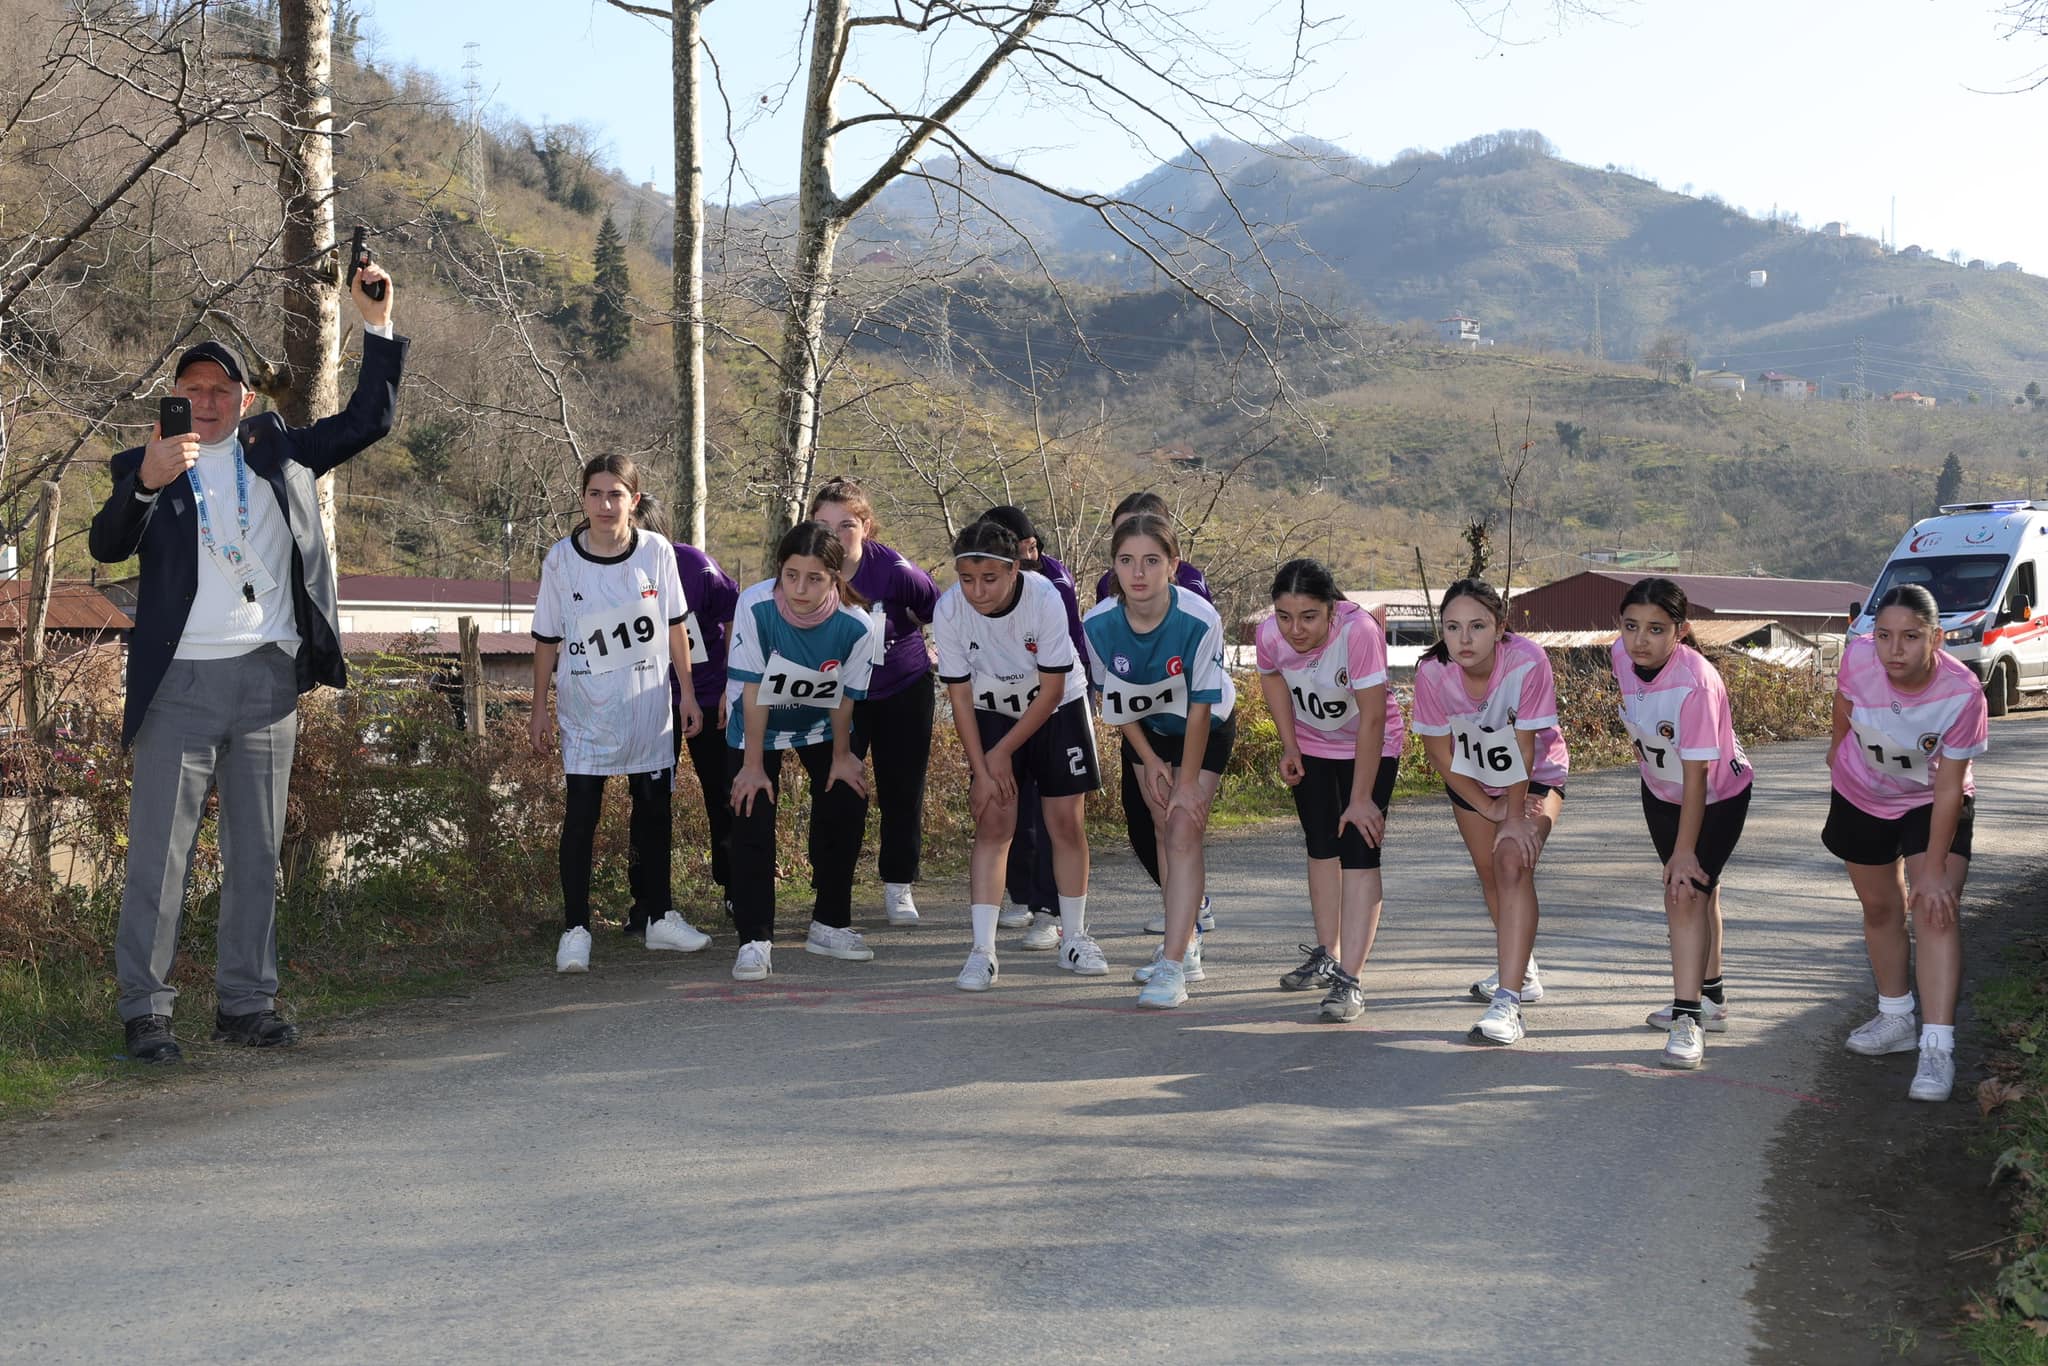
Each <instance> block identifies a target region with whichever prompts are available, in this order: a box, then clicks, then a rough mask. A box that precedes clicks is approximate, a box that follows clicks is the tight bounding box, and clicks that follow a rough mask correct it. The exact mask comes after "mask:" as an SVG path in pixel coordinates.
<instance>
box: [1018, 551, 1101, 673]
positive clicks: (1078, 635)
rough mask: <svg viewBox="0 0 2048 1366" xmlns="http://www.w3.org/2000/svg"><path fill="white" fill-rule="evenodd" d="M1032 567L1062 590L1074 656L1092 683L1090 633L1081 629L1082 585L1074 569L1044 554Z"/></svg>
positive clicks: (1062, 599) (1062, 600) (1061, 596)
mask: <svg viewBox="0 0 2048 1366" xmlns="http://www.w3.org/2000/svg"><path fill="white" fill-rule="evenodd" d="M1031 567H1032V568H1033V569H1036V570H1037V571H1038V572H1039V573H1041V574H1043V575H1045V576H1046V577H1047V578H1048V579H1051V580H1052V586H1053V587H1055V588H1057V589H1059V590H1060V602H1061V603H1063V604H1064V605H1065V606H1066V609H1067V634H1068V635H1070V636H1072V637H1073V638H1074V657H1075V658H1076V659H1078V660H1080V661H1081V668H1082V670H1083V671H1084V672H1087V673H1088V681H1089V682H1090V683H1091V684H1092V683H1093V682H1094V681H1095V675H1094V673H1093V671H1092V670H1090V669H1089V667H1088V658H1089V656H1088V634H1087V632H1085V631H1083V630H1082V629H1081V598H1080V591H1081V585H1080V584H1078V583H1076V582H1075V581H1074V571H1073V570H1071V569H1069V568H1067V567H1066V566H1065V565H1063V564H1061V563H1060V562H1059V561H1058V560H1056V559H1054V558H1053V557H1052V556H1050V555H1043V554H1041V555H1040V556H1039V557H1038V563H1037V564H1035V565H1033V566H1031Z"/></svg>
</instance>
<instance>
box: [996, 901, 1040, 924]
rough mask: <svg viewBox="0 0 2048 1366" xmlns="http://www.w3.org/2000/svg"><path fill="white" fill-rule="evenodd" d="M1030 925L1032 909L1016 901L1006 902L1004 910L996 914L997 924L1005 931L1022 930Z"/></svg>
mask: <svg viewBox="0 0 2048 1366" xmlns="http://www.w3.org/2000/svg"><path fill="white" fill-rule="evenodd" d="M1030 923H1031V908H1030V907H1029V906H1020V905H1018V904H1017V903H1016V902H1014V901H1011V902H1006V903H1005V904H1004V906H1003V909H1002V910H1000V911H998V912H996V924H997V926H998V927H1000V928H1002V929H1005V930H1021V929H1023V928H1024V927H1025V926H1027V925H1029V924H1030Z"/></svg>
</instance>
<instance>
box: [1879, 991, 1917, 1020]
mask: <svg viewBox="0 0 2048 1366" xmlns="http://www.w3.org/2000/svg"><path fill="white" fill-rule="evenodd" d="M1877 1013H1878V1014H1880V1015H1911V1014H1912V1013H1913V993H1912V992H1910V991H1909V992H1907V993H1906V994H1905V995H1904V996H1887V995H1885V994H1884V993H1883V992H1879V993H1878V994H1877Z"/></svg>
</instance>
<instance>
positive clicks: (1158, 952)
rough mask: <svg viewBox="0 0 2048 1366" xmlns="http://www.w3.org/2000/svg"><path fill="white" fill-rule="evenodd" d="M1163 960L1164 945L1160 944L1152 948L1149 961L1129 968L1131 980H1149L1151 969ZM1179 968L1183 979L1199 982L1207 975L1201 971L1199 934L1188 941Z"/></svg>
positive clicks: (1164, 958)
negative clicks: (1186, 949)
mask: <svg viewBox="0 0 2048 1366" xmlns="http://www.w3.org/2000/svg"><path fill="white" fill-rule="evenodd" d="M1165 961H1166V945H1164V944H1161V945H1160V946H1159V947H1157V948H1155V949H1153V950H1152V958H1151V961H1150V962H1147V963H1145V964H1144V965H1143V966H1142V967H1135V968H1132V969H1131V980H1132V981H1133V982H1137V983H1140V984H1143V983H1145V982H1149V981H1151V980H1152V973H1153V971H1154V970H1155V969H1157V968H1158V966H1159V965H1160V964H1161V963H1163V962H1165ZM1180 968H1181V979H1182V980H1183V981H1188V982H1199V981H1202V980H1203V979H1204V978H1206V977H1207V976H1208V975H1209V974H1208V973H1206V972H1204V971H1202V938H1201V936H1200V935H1196V936H1195V937H1194V938H1193V939H1191V940H1189V941H1188V951H1187V953H1186V955H1185V956H1183V957H1182V958H1181V960H1180Z"/></svg>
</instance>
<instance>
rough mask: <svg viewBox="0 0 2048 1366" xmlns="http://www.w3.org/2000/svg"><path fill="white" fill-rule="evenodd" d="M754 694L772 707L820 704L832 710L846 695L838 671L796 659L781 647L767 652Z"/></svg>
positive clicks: (821, 706)
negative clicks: (815, 666)
mask: <svg viewBox="0 0 2048 1366" xmlns="http://www.w3.org/2000/svg"><path fill="white" fill-rule="evenodd" d="M754 695H755V697H756V698H758V699H759V701H760V702H761V704H762V705H763V706H769V707H818V708H822V709H823V710H825V711H831V710H832V709H833V708H834V707H836V706H838V705H839V703H840V702H841V700H843V699H844V698H845V696H846V694H845V692H844V691H842V681H841V679H840V677H839V674H838V672H837V671H836V670H835V671H833V672H831V673H821V672H819V671H818V670H816V669H806V668H805V667H804V666H803V665H801V664H797V663H794V662H793V661H791V660H790V659H789V658H788V657H786V656H785V655H783V654H782V653H781V652H780V651H775V652H773V653H771V654H770V655H769V656H768V667H767V668H765V669H763V670H761V682H760V684H759V686H758V688H757V689H756V691H755V694H754Z"/></svg>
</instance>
